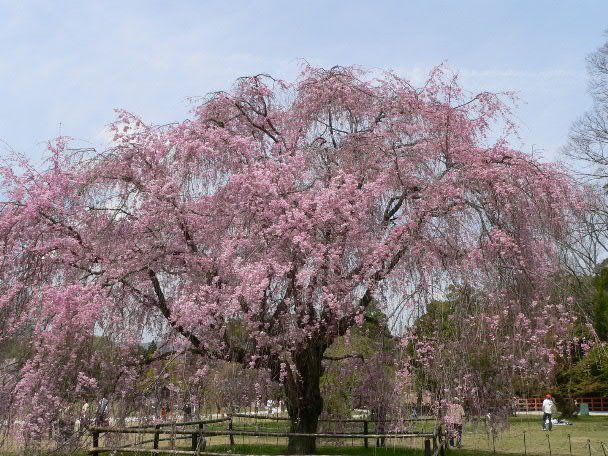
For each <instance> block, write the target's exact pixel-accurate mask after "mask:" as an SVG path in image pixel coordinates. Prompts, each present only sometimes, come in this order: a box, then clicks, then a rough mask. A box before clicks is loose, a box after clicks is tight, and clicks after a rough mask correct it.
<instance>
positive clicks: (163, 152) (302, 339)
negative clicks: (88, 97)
mask: <svg viewBox="0 0 608 456" xmlns="http://www.w3.org/2000/svg"><path fill="white" fill-rule="evenodd" d="M193 114H194V116H193V118H192V119H191V120H186V121H183V122H179V123H176V124H171V125H164V126H153V125H148V124H146V123H145V122H144V120H143V119H140V118H138V117H137V116H135V115H132V114H130V113H127V112H119V115H118V119H117V121H116V122H115V123H114V124H113V125H112V131H113V133H114V138H113V145H112V147H111V148H110V149H109V150H107V151H104V152H99V153H98V152H96V151H90V150H73V149H71V148H70V146H69V141H68V140H67V139H65V138H60V139H58V140H57V141H56V142H53V143H51V144H50V146H49V151H50V154H49V159H48V165H47V167H46V169H44V170H42V171H41V170H39V169H36V168H34V167H33V166H31V165H30V164H29V163H28V162H27V161H26V160H23V159H20V158H18V157H17V158H16V160H15V161H14V162H13V163H10V164H8V163H7V164H6V165H5V166H3V167H2V168H1V169H0V179H1V181H0V182H1V184H0V185H1V187H0V194H1V195H3V200H4V201H3V202H2V204H1V206H0V247H1V251H2V262H1V264H0V312H1V313H2V318H1V319H0V321H1V323H0V325H2V328H1V331H2V335H3V337H10V336H12V335H15V334H20V333H23V332H29V333H30V334H32V346H33V350H34V355H33V356H32V358H31V359H30V360H29V361H28V362H27V364H26V365H25V366H24V367H23V369H22V371H21V373H20V381H19V382H18V383H17V385H16V387H15V395H16V398H17V400H16V405H17V406H18V407H20V410H21V413H23V414H24V415H26V416H27V417H28V420H29V422H30V423H32V424H31V426H30V428H29V430H30V431H37V430H38V429H37V426H38V425H37V424H36V423H38V421H37V420H36V419H37V418H38V417H44V416H45V414H48V413H50V412H49V409H48V408H47V407H41V406H40V405H39V404H41V401H40V400H39V399H40V398H41V397H42V396H44V397H45V400H44V401H43V402H44V403H45V404H49V403H51V404H53V405H54V406H57V407H59V406H60V405H61V404H62V402H63V401H65V398H64V392H65V386H66V385H72V386H73V387H75V388H76V390H75V391H77V392H78V391H81V389H85V388H90V389H96V388H99V387H100V386H99V385H100V380H99V379H98V378H96V377H95V372H99V369H98V367H99V366H101V369H102V371H104V370H105V371H106V372H109V371H112V372H115V373H118V374H117V380H116V383H115V385H114V386H115V389H116V391H117V392H118V393H120V392H121V391H122V393H123V394H126V393H125V391H127V390H128V389H129V388H131V387H132V385H133V384H134V383H135V377H136V366H137V364H138V363H139V362H141V361H142V359H144V358H145V357H143V356H142V354H141V350H134V349H133V346H134V345H135V344H139V343H140V341H141V340H142V338H143V335H144V333H146V334H153V335H154V338H155V340H157V341H160V342H161V343H162V344H165V345H168V346H170V347H172V349H175V350H188V351H190V352H192V353H195V354H199V355H201V358H204V357H207V358H216V359H218V358H219V359H223V360H226V361H232V362H240V363H243V364H244V365H247V366H249V367H252V368H258V367H260V368H267V369H270V371H271V373H272V377H273V378H274V379H275V380H277V381H280V382H282V384H283V385H284V387H285V395H286V399H287V407H288V411H289V414H290V416H291V418H292V419H293V422H292V430H294V431H301V432H310V431H314V430H316V426H317V420H318V416H319V413H320V412H321V409H322V399H321V394H320V390H319V379H320V376H321V372H322V364H321V360H322V357H323V354H324V352H325V350H326V349H327V347H328V346H329V345H330V344H331V343H332V342H333V341H334V340H335V339H336V338H337V337H338V336H341V335H344V334H345V333H346V331H347V330H348V329H349V328H351V327H352V326H353V325H356V324H360V323H361V322H362V319H363V316H364V313H365V311H366V309H367V308H368V307H369V305H370V303H371V302H372V300H374V299H375V300H377V302H378V303H379V305H380V306H381V307H382V308H383V309H387V308H391V309H393V310H392V311H391V314H394V313H395V312H397V311H398V309H399V308H403V307H404V306H408V305H411V304H412V303H414V302H424V301H425V300H426V299H427V298H428V297H429V296H430V295H432V294H433V293H434V291H435V290H437V289H439V288H441V287H442V286H444V285H445V284H447V283H460V284H462V283H475V284H480V283H483V284H484V286H485V287H487V288H488V289H493V290H504V289H508V290H509V293H510V294H511V296H516V297H517V302H518V305H519V306H521V307H522V308H525V306H526V305H527V304H526V303H528V302H530V300H531V298H532V296H534V295H535V293H537V292H538V291H539V290H540V289H541V287H542V285H543V283H544V280H545V279H546V278H547V277H548V276H549V275H550V274H551V273H552V272H553V271H555V269H556V267H557V265H556V262H555V258H556V255H555V252H556V244H555V240H556V239H559V238H561V237H563V236H564V235H565V234H566V233H567V232H568V227H569V224H570V223H571V222H572V221H573V220H574V217H575V216H576V213H577V211H580V210H581V208H582V203H581V200H580V199H579V198H578V195H577V192H576V189H575V187H574V185H573V183H572V181H571V179H570V178H569V176H568V175H567V173H566V172H564V171H563V170H562V169H561V168H560V167H558V166H556V165H551V164H543V163H540V162H538V161H537V160H535V159H534V158H533V157H531V156H529V155H527V154H525V153H523V152H521V151H518V150H514V149H513V148H511V147H510V146H509V144H508V142H507V140H506V139H505V138H504V137H502V136H498V137H497V135H496V134H495V132H493V131H492V129H491V128H492V126H495V125H496V122H502V123H503V124H504V125H507V126H508V125H510V124H509V122H510V121H509V117H508V106H507V105H506V104H505V103H503V101H502V100H501V97H500V96H498V95H495V94H490V93H480V94H477V95H471V94H468V93H467V92H465V91H464V90H463V89H462V88H461V87H460V86H459V84H458V81H457V78H456V77H453V76H452V75H450V74H449V73H447V72H446V71H445V70H444V69H442V68H437V69H436V70H435V71H433V72H432V74H431V75H430V76H429V79H428V80H427V81H426V83H425V84H424V86H423V87H421V88H415V87H413V86H412V85H411V84H410V83H409V82H408V81H406V80H404V79H402V78H400V77H398V76H396V75H394V74H391V73H385V74H382V75H380V76H378V77H377V78H372V76H371V75H369V74H366V73H365V72H364V71H362V70H360V69H357V68H341V67H336V68H332V69H329V70H324V69H319V68H312V67H306V68H305V69H304V70H303V72H302V74H301V76H300V78H299V79H298V80H297V81H296V82H294V83H287V82H284V81H280V80H276V79H274V78H272V77H270V76H267V75H258V76H253V77H244V78H241V79H239V80H237V81H236V83H235V85H234V86H233V88H232V89H231V90H230V91H226V92H218V93H214V94H211V95H209V96H208V97H207V98H206V99H205V100H203V101H202V102H201V104H200V105H199V106H197V107H196V108H195V109H194V112H193ZM93 334H96V335H104V336H106V337H108V338H109V340H111V342H112V344H114V345H113V347H114V352H113V354H112V356H111V357H110V356H108V357H106V358H104V359H91V358H90V357H88V356H87V351H86V349H85V347H86V346H87V344H90V343H91V337H92V336H93ZM159 346H160V343H159ZM94 363H97V367H96V366H93V364H94ZM290 450H291V451H295V452H298V451H305V452H310V451H313V450H314V441H312V442H311V441H310V440H306V439H304V440H302V439H300V440H299V441H296V440H294V441H292V442H290Z"/></svg>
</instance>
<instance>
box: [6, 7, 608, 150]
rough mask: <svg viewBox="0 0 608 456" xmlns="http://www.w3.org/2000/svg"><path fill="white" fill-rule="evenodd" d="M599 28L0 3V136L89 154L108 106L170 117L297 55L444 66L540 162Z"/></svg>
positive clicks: (431, 11) (508, 16) (582, 105)
mask: <svg viewBox="0 0 608 456" xmlns="http://www.w3.org/2000/svg"><path fill="white" fill-rule="evenodd" d="M606 29H608V1H606V0H587V1H583V0H579V1H568V2H566V1H559V0H553V1H540V0H539V1H534V0H528V1H515V0H512V1H510V0H502V1H499V0H495V1H491V0H486V1H467V0H460V1H451V2H450V1H434V0H432V1H423V0H419V1H405V0H404V1H382V0H376V1H374V2H372V1H370V0H368V1H356V0H354V1H353V0H351V1H329V0H326V1H316V0H312V1H301V2H300V1H288V0H283V1H262V0H260V1H256V2H253V1H251V2H248V1H236V0H233V1H224V2H211V1H178V0H174V1H165V2H162V1H121V2H113V1H105V2H94V1H82V0H81V1H40V2H35V1H25V0H24V1H5V0H0V57H1V58H0V140H2V141H3V142H5V143H6V144H8V145H9V146H10V147H12V148H14V149H16V150H18V151H19V152H23V153H25V154H27V155H29V156H31V157H34V158H38V157H40V156H41V154H42V153H43V151H44V145H45V142H46V141H47V140H48V139H50V138H53V137H56V136H57V135H58V134H59V133H60V132H61V133H62V134H64V135H68V136H72V137H74V138H77V139H78V140H79V144H80V145H93V146H95V147H98V148H103V137H104V135H103V131H104V128H105V127H106V126H107V124H108V123H110V122H111V121H112V120H113V119H114V112H113V109H114V108H124V109H127V110H130V111H132V112H135V113H137V114H139V115H141V116H142V117H143V118H144V119H145V120H146V121H147V122H149V123H168V122H174V121H179V120H183V119H184V118H186V117H187V116H188V110H189V108H190V105H189V103H188V101H187V100H188V98H189V97H192V96H199V95H204V94H205V93H207V92H210V91H214V90H220V89H227V88H229V87H230V85H231V84H232V82H233V81H234V79H235V78H236V77H238V76H242V75H246V74H256V73H261V72H265V73H271V74H273V75H275V76H277V77H280V78H284V79H291V78H293V77H295V75H296V74H297V72H298V68H299V63H300V62H301V60H302V59H305V60H307V61H308V62H310V63H311V64H314V65H318V66H324V67H330V66H333V65H337V64H340V65H350V64H358V65H362V66H364V67H368V68H371V69H392V70H395V71H396V72H398V73H399V74H401V75H403V76H407V77H410V78H412V79H413V80H414V81H419V80H421V78H422V77H423V75H424V74H426V72H428V71H429V70H430V69H431V68H432V67H433V66H435V65H437V64H440V63H442V62H446V63H447V64H448V66H449V67H450V68H452V69H453V70H457V71H459V72H460V73H461V76H462V83H463V85H464V86H465V88H467V89H468V90H471V91H479V90H493V91H503V90H514V91H516V92H517V93H518V95H519V97H520V98H521V100H522V103H521V104H520V106H519V107H518V108H517V110H516V111H515V115H516V120H517V121H518V123H519V126H520V134H521V138H522V141H523V143H522V144H518V143H516V144H515V145H517V146H520V147H522V148H523V149H524V150H527V151H530V150H531V149H532V148H534V150H536V151H537V152H539V153H542V154H543V155H544V156H545V157H546V158H547V159H552V158H554V157H556V151H558V150H559V148H560V147H561V146H562V145H563V144H564V142H565V141H566V138H567V134H568V128H569V126H570V124H571V123H572V121H574V120H575V119H576V118H577V117H578V116H580V115H581V114H582V113H583V112H584V110H586V109H587V108H589V106H590V103H591V100H590V98H589V96H588V95H587V93H586V86H587V75H586V71H585V57H586V56H587V55H588V54H589V53H591V52H593V51H594V50H595V49H596V48H598V47H599V46H600V45H601V44H602V43H604V42H605V41H606V40H607V39H608V37H607V36H606V35H604V32H605V31H606ZM60 124H61V129H60ZM4 150H5V149H0V154H1V153H4V152H3V151H4Z"/></svg>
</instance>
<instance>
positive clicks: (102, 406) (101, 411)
mask: <svg viewBox="0 0 608 456" xmlns="http://www.w3.org/2000/svg"><path fill="white" fill-rule="evenodd" d="M109 402H110V401H108V399H107V398H106V397H105V396H104V397H102V398H101V400H100V401H99V405H98V407H97V419H96V421H97V425H98V426H109V424H110V423H109V420H108V404H109Z"/></svg>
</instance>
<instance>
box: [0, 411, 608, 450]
mask: <svg viewBox="0 0 608 456" xmlns="http://www.w3.org/2000/svg"><path fill="white" fill-rule="evenodd" d="M572 422H573V425H572V426H555V425H554V426H553V431H552V432H543V431H542V429H541V423H540V416H524V417H517V418H511V420H510V426H509V427H507V428H506V429H503V430H502V431H500V432H499V433H498V434H497V435H496V437H495V438H494V439H493V438H492V437H491V434H489V433H488V432H487V429H486V426H485V424H484V423H483V422H479V423H477V424H476V423H467V424H466V425H465V429H464V435H463V447H462V448H460V449H450V450H449V451H448V454H449V455H452V456H484V455H498V456H512V455H515V454H517V455H524V454H525V455H552V456H570V455H572V456H608V416H589V417H579V418H577V419H575V420H572ZM433 426H434V423H432V422H419V423H417V427H416V430H425V431H429V430H430V431H432V428H433ZM287 427H288V422H285V421H282V422H276V421H263V420H252V419H241V420H238V419H235V422H234V429H235V430H260V431H262V430H266V431H286V430H287ZM360 427H361V423H352V424H349V425H348V428H350V429H348V430H350V431H352V432H355V431H359V432H361V431H362V429H360ZM209 429H215V430H220V429H221V430H224V429H226V424H225V423H218V424H214V425H210V426H209ZM332 430H334V431H336V430H337V429H329V428H328V425H327V424H326V425H325V429H322V431H324V432H329V431H332ZM368 430H369V432H370V433H372V432H374V431H375V430H374V429H373V427H372V426H371V425H370V426H369V429H368ZM341 431H342V432H343V430H341ZM524 436H525V443H524ZM143 438H149V436H147V437H143V436H142V439H143ZM100 443H101V444H102V445H107V446H111V444H112V441H111V440H110V441H107V442H104V441H103V439H102V442H100ZM120 443H121V444H124V443H125V440H123V441H122V442H120ZM189 443H190V442H189V441H188V440H181V441H179V440H178V441H175V442H174V445H175V448H176V449H185V450H187V449H189V446H188V445H189ZM602 443H603V444H604V447H602ZM168 445H170V443H169V442H161V448H163V447H167V446H168ZM146 446H148V447H149V446H151V445H150V444H147V445H146ZM423 446H424V443H423V439H422V438H415V439H410V440H397V439H387V441H386V447H385V448H376V447H375V440H374V439H369V448H364V447H363V439H358V438H357V439H342V440H338V439H333V440H328V439H320V440H319V441H318V450H317V454H324V455H361V456H401V455H402V456H422V455H423ZM286 447H287V439H285V438H276V437H249V436H247V437H241V436H235V446H234V447H233V448H231V447H230V446H229V444H228V437H225V436H221V437H219V436H218V437H211V438H209V439H208V446H207V451H209V452H218V453H233V454H250V455H256V454H259V455H262V454H264V455H278V454H285V452H286ZM9 454H10V455H11V456H13V455H15V456H16V455H17V454H18V453H2V452H0V455H2V456H5V455H7V456H8V455H9ZM55 454H56V453H55ZM85 454H86V453H82V456H84V455H85ZM106 454H107V453H106ZM127 454H130V455H133V454H134V453H124V455H125V456H126V455H127ZM141 454H142V455H143V454H146V453H145V452H142V453H141ZM148 454H150V453H148ZM119 455H121V456H122V454H121V453H120V452H118V453H115V456H119Z"/></svg>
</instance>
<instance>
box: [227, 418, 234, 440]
mask: <svg viewBox="0 0 608 456" xmlns="http://www.w3.org/2000/svg"><path fill="white" fill-rule="evenodd" d="M228 430H229V431H230V432H231V434H230V446H231V447H233V446H234V435H233V434H232V430H233V429H232V415H230V418H229V419H228Z"/></svg>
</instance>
